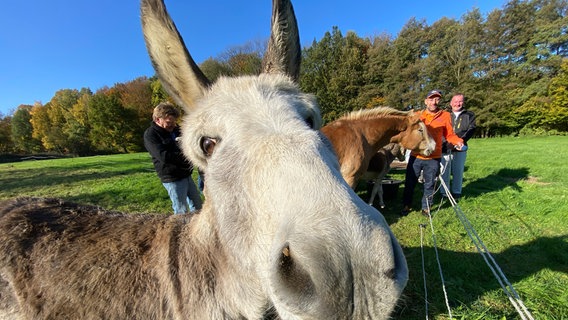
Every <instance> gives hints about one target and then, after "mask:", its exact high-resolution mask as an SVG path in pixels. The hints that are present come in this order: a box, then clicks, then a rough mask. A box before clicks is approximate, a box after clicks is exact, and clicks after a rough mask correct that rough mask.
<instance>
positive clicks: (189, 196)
mask: <svg viewBox="0 0 568 320" xmlns="http://www.w3.org/2000/svg"><path fill="white" fill-rule="evenodd" d="M162 185H163V186H164V188H166V190H167V191H168V195H169V196H170V200H172V208H173V209H174V213H175V214H183V213H187V212H193V211H195V210H199V209H201V206H202V202H201V196H200V194H199V191H198V190H197V187H196V186H195V183H194V182H193V180H192V179H191V176H189V177H187V178H183V179H181V180H177V181H173V182H162Z"/></svg>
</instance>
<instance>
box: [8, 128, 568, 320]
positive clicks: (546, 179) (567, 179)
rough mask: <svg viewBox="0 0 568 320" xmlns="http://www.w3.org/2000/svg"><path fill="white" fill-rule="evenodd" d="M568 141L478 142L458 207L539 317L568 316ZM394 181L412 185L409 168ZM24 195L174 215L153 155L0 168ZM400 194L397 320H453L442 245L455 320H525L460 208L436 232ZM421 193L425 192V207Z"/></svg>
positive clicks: (395, 222)
mask: <svg viewBox="0 0 568 320" xmlns="http://www.w3.org/2000/svg"><path fill="white" fill-rule="evenodd" d="M566 142H568V138H566V137H523V138H510V137H508V138H494V139H486V140H485V139H476V140H473V141H471V142H470V151H469V153H468V159H467V163H466V173H465V181H464V190H463V194H464V197H463V198H462V200H461V201H460V202H459V207H460V208H461V210H462V211H463V212H464V213H465V215H466V216H467V218H468V219H469V221H471V224H472V225H473V227H474V228H475V230H476V231H477V233H478V234H479V237H480V238H481V239H482V240H483V242H484V244H485V245H486V246H487V248H488V249H489V251H490V252H491V253H492V256H493V257H494V258H495V261H496V262H497V263H498V265H499V266H500V268H501V269H502V271H503V273H504V274H505V276H506V277H507V278H508V280H509V281H510V282H511V283H512V285H513V286H514V288H515V290H516V291H517V292H518V293H519V295H520V297H521V299H522V301H523V302H524V304H525V305H526V306H527V307H528V309H529V310H530V311H531V313H532V315H533V316H534V318H535V319H568V290H567V289H566V288H568V161H567V160H566V159H568V147H567V145H568V144H567V143H566ZM196 174H197V173H196V172H194V178H196ZM390 176H391V177H392V178H395V179H403V173H402V172H392V173H391V174H390ZM401 189H402V188H401ZM21 195H28V196H49V197H60V198H64V199H67V200H72V201H78V202H83V203H92V204H98V205H101V206H104V207H106V208H108V209H113V210H121V211H128V212H159V213H169V212H171V207H170V202H169V199H168V196H167V193H166V191H165V190H164V188H163V187H162V185H161V184H160V182H159V180H158V178H157V176H156V174H155V173H154V170H153V167H152V164H151V162H150V159H149V156H148V155H147V154H146V153H139V154H128V155H114V156H97V157H85V158H67V159H55V160H41V161H25V162H14V163H5V164H0V199H6V198H11V197H14V196H21ZM401 195H402V190H399V191H398V194H397V196H396V198H394V199H386V204H387V208H386V209H383V210H382V212H383V214H384V215H385V217H386V219H387V221H388V222H389V224H390V226H391V228H392V229H393V232H394V233H395V235H396V236H397V238H398V239H399V241H400V242H401V244H402V245H403V247H404V251H405V254H406V257H407V260H408V264H409V268H410V280H409V283H408V286H407V288H406V289H405V292H404V297H403V299H402V301H401V303H400V305H399V307H398V308H397V310H396V313H395V314H394V315H393V318H394V319H424V318H426V311H425V310H426V302H425V297H426V296H427V297H428V299H427V300H428V317H429V318H430V319H449V318H450V316H449V313H448V311H447V308H446V303H445V298H444V292H443V288H442V281H441V277H440V272H439V269H438V262H437V259H436V250H435V249H437V255H438V257H439V261H440V266H441V269H442V274H443V278H444V284H445V289H446V292H447V297H448V303H449V305H450V309H451V313H452V315H453V318H455V319H521V318H520V317H519V315H518V314H517V312H516V311H515V309H514V308H513V306H512V304H511V303H510V302H509V300H508V299H507V297H506V295H505V294H504V292H503V290H502V289H501V287H500V285H499V283H498V281H497V279H496V278H495V277H494V276H493V274H492V273H491V271H490V269H489V267H488V266H487V265H486V263H485V262H484V259H483V257H482V256H481V255H480V254H478V253H477V250H476V247H475V245H474V244H473V242H472V241H471V239H470V238H469V237H468V235H467V232H466V230H465V229H464V227H463V226H462V224H461V222H460V220H459V219H458V218H457V217H456V214H455V213H454V210H453V209H452V207H451V206H450V205H449V204H448V203H441V202H439V200H438V201H437V202H436V205H435V207H434V208H433V213H434V216H433V219H432V225H431V226H430V222H429V220H428V219H426V218H424V217H423V216H422V215H420V214H419V213H418V212H416V211H415V212H412V213H411V214H410V215H409V216H407V217H402V218H401V217H400V216H399V215H398V212H399V211H400V209H401V206H400V201H401ZM362 196H363V197H364V196H365V194H364V192H362ZM420 196H421V188H417V192H416V194H415V204H416V208H419V206H418V204H419V198H420ZM421 224H425V225H426V227H425V228H421V227H420V225H421ZM432 229H433V230H434V235H435V244H436V246H435V245H434V239H433V234H432V231H431V230H432ZM421 233H422V235H423V245H421ZM422 256H423V257H424V272H423V271H422V270H423V266H422ZM424 275H425V277H426V289H427V291H425V289H424V283H423V279H424Z"/></svg>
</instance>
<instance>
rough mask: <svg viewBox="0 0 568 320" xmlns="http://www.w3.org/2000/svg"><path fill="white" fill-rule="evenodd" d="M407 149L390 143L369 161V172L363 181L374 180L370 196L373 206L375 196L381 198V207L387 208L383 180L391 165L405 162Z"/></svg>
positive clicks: (370, 202) (365, 174) (364, 175)
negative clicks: (395, 161) (397, 161)
mask: <svg viewBox="0 0 568 320" xmlns="http://www.w3.org/2000/svg"><path fill="white" fill-rule="evenodd" d="M404 154H405V149H404V148H403V147H402V146H401V145H400V144H398V143H389V144H387V145H386V146H384V147H382V148H381V149H380V150H379V151H378V152H377V153H376V154H375V155H374V156H373V157H372V158H371V160H370V161H369V167H368V168H367V172H365V173H364V174H363V177H362V179H364V180H373V181H374V184H373V189H372V191H371V195H370V196H369V201H368V203H369V204H370V205H373V203H374V201H375V196H377V195H378V196H379V207H380V208H381V209H383V208H385V200H384V199H383V183H382V182H383V179H384V177H385V176H386V174H387V173H388V172H389V170H390V165H391V163H392V162H393V161H394V160H395V159H398V160H399V161H404Z"/></svg>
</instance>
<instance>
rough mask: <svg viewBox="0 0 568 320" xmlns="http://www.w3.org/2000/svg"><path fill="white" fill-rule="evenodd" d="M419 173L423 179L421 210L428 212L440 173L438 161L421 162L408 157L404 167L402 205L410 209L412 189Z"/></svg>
mask: <svg viewBox="0 0 568 320" xmlns="http://www.w3.org/2000/svg"><path fill="white" fill-rule="evenodd" d="M420 171H422V176H423V178H424V193H423V194H422V210H429V209H430V207H431V206H432V200H433V198H434V188H435V185H436V177H437V176H438V174H439V173H440V159H429V160H422V159H418V158H416V157H414V156H410V158H409V159H408V165H407V166H406V177H405V179H404V194H403V199H402V204H403V205H404V206H408V207H412V197H413V195H414V188H415V187H416V184H417V183H418V176H420Z"/></svg>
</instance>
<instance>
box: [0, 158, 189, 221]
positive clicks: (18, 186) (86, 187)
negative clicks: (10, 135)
mask: <svg viewBox="0 0 568 320" xmlns="http://www.w3.org/2000/svg"><path fill="white" fill-rule="evenodd" d="M193 176H194V179H195V180H196V179H197V170H194V173H193ZM196 181H197V180H196ZM15 196H41V197H57V198H63V199H66V200H71V201H77V202H83V203H90V204H96V205H100V206H103V207H105V208H107V209H112V210H120V211H127V212H152V213H171V212H172V209H171V203H170V200H169V197H168V194H167V192H166V190H165V189H164V187H163V186H162V184H161V182H160V180H159V179H158V177H157V175H156V172H155V171H154V167H153V165H152V162H151V160H150V156H149V155H148V154H147V153H136V154H122V155H112V156H95V157H83V158H65V159H55V160H34V161H24V162H13V163H5V164H0V199H6V198H11V197H15Z"/></svg>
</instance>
